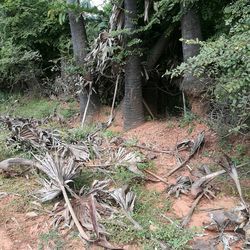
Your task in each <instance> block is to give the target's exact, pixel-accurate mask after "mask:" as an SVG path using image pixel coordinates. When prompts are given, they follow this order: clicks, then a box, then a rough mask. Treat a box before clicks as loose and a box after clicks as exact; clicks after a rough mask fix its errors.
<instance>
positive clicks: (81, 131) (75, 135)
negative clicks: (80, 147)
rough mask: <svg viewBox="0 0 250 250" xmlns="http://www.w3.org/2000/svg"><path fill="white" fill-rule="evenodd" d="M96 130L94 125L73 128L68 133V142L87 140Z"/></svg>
mask: <svg viewBox="0 0 250 250" xmlns="http://www.w3.org/2000/svg"><path fill="white" fill-rule="evenodd" d="M94 130H95V126H94V125H85V126H84V127H82V128H73V129H70V130H69V131H68V135H67V138H65V139H66V140H68V141H81V140H85V139H87V137H88V136H89V134H90V133H91V132H93V131H94Z"/></svg>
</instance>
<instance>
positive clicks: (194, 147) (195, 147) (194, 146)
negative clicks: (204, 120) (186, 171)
mask: <svg viewBox="0 0 250 250" xmlns="http://www.w3.org/2000/svg"><path fill="white" fill-rule="evenodd" d="M204 141H205V131H202V132H201V133H200V134H199V135H198V136H197V138H196V139H195V140H194V141H193V144H192V146H191V150H190V154H189V156H188V158H187V159H186V160H185V161H184V162H182V163H181V164H180V165H179V166H177V167H175V168H174V169H172V170H171V171H170V172H169V173H168V175H167V177H169V176H170V175H172V174H173V173H175V172H176V171H177V170H179V169H181V168H182V167H184V166H185V165H186V164H187V163H188V162H189V161H190V159H191V158H192V157H193V156H194V155H195V153H196V152H197V151H198V149H199V148H200V147H201V146H202V145H203V144H204Z"/></svg>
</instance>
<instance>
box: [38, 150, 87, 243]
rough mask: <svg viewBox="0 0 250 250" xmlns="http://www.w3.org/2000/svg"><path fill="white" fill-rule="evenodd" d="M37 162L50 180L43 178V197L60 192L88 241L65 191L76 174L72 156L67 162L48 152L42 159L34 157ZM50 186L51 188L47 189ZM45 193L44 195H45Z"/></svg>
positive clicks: (82, 234)
mask: <svg viewBox="0 0 250 250" xmlns="http://www.w3.org/2000/svg"><path fill="white" fill-rule="evenodd" d="M35 158H36V159H37V160H38V161H39V162H40V165H39V166H38V168H39V169H40V170H41V171H42V172H43V173H45V174H46V175H47V177H48V178H49V180H50V181H48V180H47V181H46V180H45V179H43V180H44V183H46V184H45V185H46V186H45V187H44V188H45V189H47V190H48V193H44V192H43V193H42V192H40V193H41V194H42V195H44V196H43V197H48V195H49V194H51V193H52V194H53V195H51V196H50V198H52V197H54V195H55V192H56V190H57V189H58V190H57V191H58V192H59V190H60V192H62V194H63V197H64V200H65V203H66V204H67V207H68V209H69V212H70V214H71V216H72V219H73V221H74V223H75V225H76V227H77V229H78V231H79V233H80V235H81V237H82V238H83V239H84V240H87V241H89V236H88V235H87V234H86V233H85V231H84V229H83V227H82V225H81V224H80V222H79V220H78V219H77V216H76V214H75V212H74V209H73V207H72V205H71V203H70V200H69V197H68V194H67V192H66V188H68V186H67V183H69V182H71V181H72V179H73V178H74V177H75V176H76V174H77V167H76V165H75V161H74V158H70V159H69V160H68V163H66V161H65V160H64V159H63V158H62V157H59V155H58V154H57V155H56V156H55V157H54V158H52V157H51V156H50V155H49V154H46V156H45V157H44V158H43V159H39V158H38V157H35ZM48 182H49V183H50V186H49V185H47V184H48ZM49 187H51V189H49ZM45 194H46V196H45Z"/></svg>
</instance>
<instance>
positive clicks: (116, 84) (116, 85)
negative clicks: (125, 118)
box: [107, 74, 120, 127]
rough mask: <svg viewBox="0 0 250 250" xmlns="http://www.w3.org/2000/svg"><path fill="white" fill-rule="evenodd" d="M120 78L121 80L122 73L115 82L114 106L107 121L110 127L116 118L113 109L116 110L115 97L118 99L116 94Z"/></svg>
mask: <svg viewBox="0 0 250 250" xmlns="http://www.w3.org/2000/svg"><path fill="white" fill-rule="evenodd" d="M119 80H120V74H119V75H118V76H117V79H116V83H115V92H114V96H113V101H112V107H111V111H110V116H109V119H108V122H107V126H108V127H109V126H110V125H111V123H112V121H113V119H114V115H113V111H114V108H115V99H116V95H117V89H118V84H119Z"/></svg>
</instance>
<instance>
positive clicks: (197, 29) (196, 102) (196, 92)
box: [181, 7, 208, 116]
mask: <svg viewBox="0 0 250 250" xmlns="http://www.w3.org/2000/svg"><path fill="white" fill-rule="evenodd" d="M182 9H183V11H184V15H183V16H182V20H181V33H182V38H183V39H184V41H183V42H182V52H183V61H184V62H187V60H188V58H190V57H194V56H196V55H198V54H199V50H200V46H199V45H198V44H187V43H186V42H185V40H196V39H198V40H202V33H201V24H200V19H199V15H198V13H197V12H196V10H195V9H194V8H188V7H182ZM204 85H205V84H203V83H202V81H201V79H198V78H197V77H195V76H193V75H192V73H185V75H184V77H183V81H182V84H181V89H182V90H183V91H184V92H185V94H186V96H187V97H188V101H189V103H190V106H191V110H192V112H193V113H195V114H197V115H199V116H204V115H205V114H206V111H207V110H208V103H207V102H206V101H203V100H202V98H201V93H202V92H203V91H204Z"/></svg>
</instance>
